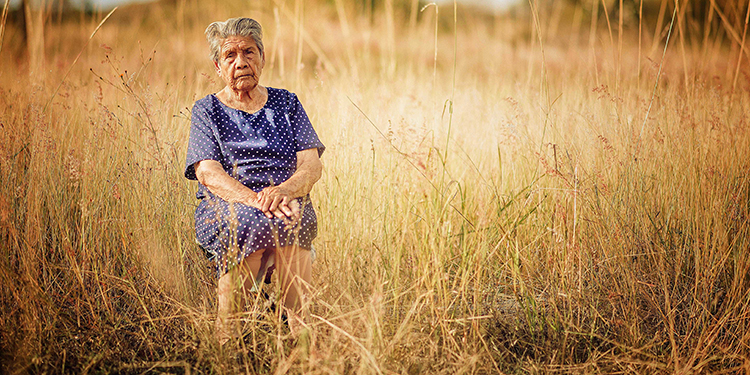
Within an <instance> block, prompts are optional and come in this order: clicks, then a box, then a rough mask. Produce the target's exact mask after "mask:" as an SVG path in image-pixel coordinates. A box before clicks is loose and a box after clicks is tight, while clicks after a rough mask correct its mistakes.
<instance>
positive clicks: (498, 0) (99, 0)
mask: <svg viewBox="0 0 750 375" xmlns="http://www.w3.org/2000/svg"><path fill="white" fill-rule="evenodd" d="M32 1H33V0H32ZM138 1H140V2H143V1H149V0H71V2H73V3H76V2H78V3H84V2H89V3H91V4H98V5H100V6H101V7H102V8H103V9H107V8H112V7H115V6H117V5H121V4H125V3H132V2H138ZM434 1H435V2H436V3H438V4H441V5H444V4H451V3H453V0H434ZM458 1H459V2H463V3H472V4H479V5H486V6H487V7H489V8H493V9H497V10H503V9H507V8H508V7H510V6H511V5H513V4H517V3H519V2H521V1H523V0H458ZM20 3H21V0H10V4H11V7H15V6H18V4H20Z"/></svg>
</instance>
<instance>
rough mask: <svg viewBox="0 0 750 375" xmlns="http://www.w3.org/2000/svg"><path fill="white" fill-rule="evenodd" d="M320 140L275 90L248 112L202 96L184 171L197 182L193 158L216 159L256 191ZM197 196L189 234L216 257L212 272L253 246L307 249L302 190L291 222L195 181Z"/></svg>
mask: <svg viewBox="0 0 750 375" xmlns="http://www.w3.org/2000/svg"><path fill="white" fill-rule="evenodd" d="M310 148H317V149H318V153H319V154H322V153H323V151H324V150H325V146H323V144H322V143H321V142H320V139H319V138H318V135H317V134H316V133H315V130H314V129H313V127H312V124H311V123H310V120H309V118H308V117H307V114H306V113H305V110H304V109H303V108H302V104H301V103H300V102H299V99H298V98H297V96H296V95H294V94H293V93H290V92H289V91H286V90H282V89H274V88H270V87H269V88H268V101H267V102H266V104H265V106H264V107H263V108H261V109H260V110H259V111H257V112H255V113H247V112H244V111H241V110H238V109H234V108H230V107H227V106H226V105H224V104H223V103H222V102H221V101H219V99H217V98H216V96H215V95H213V94H211V95H208V96H206V97H204V98H202V99H200V100H198V101H197V102H195V105H194V106H193V112H192V122H191V127H190V140H189V141H188V152H187V160H186V167H185V177H186V178H188V179H191V180H196V179H197V177H196V176H195V168H194V165H195V163H197V162H199V161H201V160H216V161H218V162H220V163H221V165H222V166H223V167H224V170H225V171H226V172H227V173H228V174H229V175H231V176H233V177H234V178H236V179H237V180H239V181H240V182H242V183H243V184H244V185H245V186H247V187H249V188H250V189H252V190H253V191H255V192H260V191H261V190H263V188H266V187H268V186H272V185H278V184H280V183H282V182H284V181H286V180H287V179H288V178H289V177H291V176H292V174H293V173H294V171H295V170H296V166H297V152H298V151H302V150H307V149H310ZM196 197H197V198H198V199H200V203H199V204H198V207H197V208H196V210H195V234H196V239H197V240H198V243H199V244H200V245H201V246H202V247H203V248H204V249H205V250H206V251H208V252H209V254H211V255H212V257H213V259H214V260H215V261H216V262H215V263H216V271H217V274H218V276H221V275H223V274H224V273H225V272H226V271H227V270H228V269H230V268H231V267H232V266H234V265H236V264H238V263H239V262H241V261H242V259H244V257H246V256H247V255H249V254H251V253H252V252H254V251H256V250H260V249H267V248H273V247H278V246H289V245H293V244H297V245H299V246H300V247H302V248H305V249H310V247H311V245H312V240H313V239H314V238H315V236H316V235H317V219H316V215H315V211H314V210H313V207H312V203H311V202H310V198H309V196H307V197H303V198H300V199H299V200H300V204H301V207H303V209H302V218H301V220H300V223H298V224H297V225H296V226H295V227H294V228H288V229H287V228H285V226H284V223H283V221H282V220H281V219H269V218H267V217H266V216H265V215H264V214H263V212H261V211H260V210H258V209H256V208H254V207H250V206H246V205H244V204H241V203H229V202H227V201H224V200H223V199H221V198H219V197H217V196H215V195H213V194H212V193H211V192H210V191H209V190H208V189H207V188H206V187H205V186H203V185H201V186H200V188H199V190H198V193H197V194H196Z"/></svg>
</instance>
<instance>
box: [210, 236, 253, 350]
mask: <svg viewBox="0 0 750 375" xmlns="http://www.w3.org/2000/svg"><path fill="white" fill-rule="evenodd" d="M263 252H264V250H258V251H255V252H253V253H252V254H250V255H249V256H247V257H245V259H243V260H242V262H240V264H239V265H238V266H236V267H233V268H232V269H230V270H229V271H228V272H227V273H225V274H224V275H223V276H221V277H220V278H219V283H218V287H217V290H216V292H217V297H218V305H219V306H218V313H217V315H216V337H217V338H218V339H219V342H220V343H222V344H223V343H225V342H226V341H227V340H229V339H230V338H231V337H232V336H233V335H234V334H235V332H234V329H233V327H232V324H231V322H230V318H231V315H232V314H234V313H236V312H237V311H238V310H239V309H240V308H242V307H244V306H245V304H246V303H247V297H246V296H245V292H244V291H243V289H244V286H245V285H247V284H246V281H247V280H248V279H251V280H254V279H255V276H256V275H257V274H258V269H259V268H260V262H261V258H262V256H263ZM238 297H241V298H238Z"/></svg>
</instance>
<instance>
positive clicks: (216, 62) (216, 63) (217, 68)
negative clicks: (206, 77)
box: [214, 61, 221, 76]
mask: <svg viewBox="0 0 750 375" xmlns="http://www.w3.org/2000/svg"><path fill="white" fill-rule="evenodd" d="M214 69H216V74H218V75H219V76H221V66H220V65H219V62H218V61H214Z"/></svg>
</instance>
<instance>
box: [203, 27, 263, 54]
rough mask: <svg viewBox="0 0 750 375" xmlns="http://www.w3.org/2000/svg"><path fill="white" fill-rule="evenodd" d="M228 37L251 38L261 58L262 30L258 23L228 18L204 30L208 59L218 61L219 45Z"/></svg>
mask: <svg viewBox="0 0 750 375" xmlns="http://www.w3.org/2000/svg"><path fill="white" fill-rule="evenodd" d="M230 36H242V37H246V38H247V37H251V38H253V41H255V45H257V46H258V49H259V50H260V55H261V57H262V56H264V52H263V29H262V28H261V27H260V24H259V23H258V21H256V20H254V19H252V18H244V17H242V18H230V19H228V20H226V21H224V22H220V21H217V22H214V23H212V24H210V25H208V27H207V28H206V39H207V40H208V48H209V50H210V52H209V57H211V60H213V61H219V53H221V43H222V42H223V41H224V40H225V39H226V38H228V37H230Z"/></svg>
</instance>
